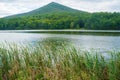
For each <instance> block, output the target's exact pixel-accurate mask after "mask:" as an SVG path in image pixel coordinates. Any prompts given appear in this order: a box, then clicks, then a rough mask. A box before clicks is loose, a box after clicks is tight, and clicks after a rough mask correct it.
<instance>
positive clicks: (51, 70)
mask: <svg viewBox="0 0 120 80" xmlns="http://www.w3.org/2000/svg"><path fill="white" fill-rule="evenodd" d="M68 42H69V41H63V40H59V39H58V40H57V41H56V40H44V41H43V42H39V43H38V44H37V45H36V46H29V47H27V46H17V45H15V44H10V45H9V48H7V49H6V48H4V47H1V48H0V80H119V79H120V77H119V74H120V52H113V53H110V54H111V58H110V59H107V60H106V58H105V57H104V56H102V55H101V54H100V53H99V54H96V55H92V54H90V53H89V52H87V51H80V50H78V49H76V48H75V47H74V46H72V45H70V44H68Z"/></svg>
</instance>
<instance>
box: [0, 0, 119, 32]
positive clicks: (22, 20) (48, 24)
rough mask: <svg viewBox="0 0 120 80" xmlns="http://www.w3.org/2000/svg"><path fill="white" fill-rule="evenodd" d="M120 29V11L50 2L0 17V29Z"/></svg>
mask: <svg viewBox="0 0 120 80" xmlns="http://www.w3.org/2000/svg"><path fill="white" fill-rule="evenodd" d="M81 28H82V29H97V30H100V29H101V30H120V13H108V12H100V13H88V12H84V11H78V10H75V9H71V8H69V7H66V6H63V5H60V4H57V3H54V2H52V3H50V4H48V5H46V6H44V7H42V8H39V9H36V10H33V11H31V12H28V13H25V14H19V15H14V16H10V17H6V18H2V19H0V29H3V30H6V29H7V30H8V29H9V30H11V29H81Z"/></svg>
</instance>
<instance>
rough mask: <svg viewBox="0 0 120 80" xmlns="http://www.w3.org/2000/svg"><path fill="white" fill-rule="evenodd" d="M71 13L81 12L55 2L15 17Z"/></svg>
mask: <svg viewBox="0 0 120 80" xmlns="http://www.w3.org/2000/svg"><path fill="white" fill-rule="evenodd" d="M66 12H67V13H73V12H75V13H76V12H79V13H80V12H83V11H79V10H76V9H72V8H70V7H67V6H64V5H62V4H59V3H57V2H51V3H49V4H47V5H45V6H43V7H40V8H38V9H35V10H32V11H30V12H27V13H23V14H18V15H15V16H26V15H27V16H29V15H38V14H39V15H40V14H53V13H66Z"/></svg>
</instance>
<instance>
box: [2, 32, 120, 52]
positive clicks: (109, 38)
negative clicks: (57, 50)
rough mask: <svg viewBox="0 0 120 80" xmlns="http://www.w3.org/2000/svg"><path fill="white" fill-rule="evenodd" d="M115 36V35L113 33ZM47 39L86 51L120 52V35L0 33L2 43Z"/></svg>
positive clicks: (28, 42)
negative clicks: (66, 43)
mask: <svg viewBox="0 0 120 80" xmlns="http://www.w3.org/2000/svg"><path fill="white" fill-rule="evenodd" d="M112 34H114V33H112ZM119 34H120V33H119ZM45 39H54V40H60V39H62V40H63V39H64V40H66V41H70V44H72V45H75V46H76V47H79V48H80V49H84V50H91V49H94V50H102V51H109V50H110V51H111V50H117V51H120V35H105V34H104V35H102V34H100V35H93V34H81V33H78V34H56V33H54V34H52V33H14V32H13V33H10V32H5V33H4V32H1V33H0V43H3V42H14V43H21V44H35V43H36V42H38V41H44V40H45Z"/></svg>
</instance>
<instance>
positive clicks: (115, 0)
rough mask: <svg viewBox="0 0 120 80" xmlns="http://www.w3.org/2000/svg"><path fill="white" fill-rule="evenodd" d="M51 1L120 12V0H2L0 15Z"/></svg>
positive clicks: (0, 2) (40, 5) (100, 10)
mask: <svg viewBox="0 0 120 80" xmlns="http://www.w3.org/2000/svg"><path fill="white" fill-rule="evenodd" d="M50 2H57V3H60V4H63V5H65V6H68V7H71V8H74V9H78V10H82V11H87V12H120V0H0V17H5V16H9V15H14V14H19V13H25V12H29V11H31V10H34V9H37V8H40V7H42V6H44V5H46V4H48V3H50Z"/></svg>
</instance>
